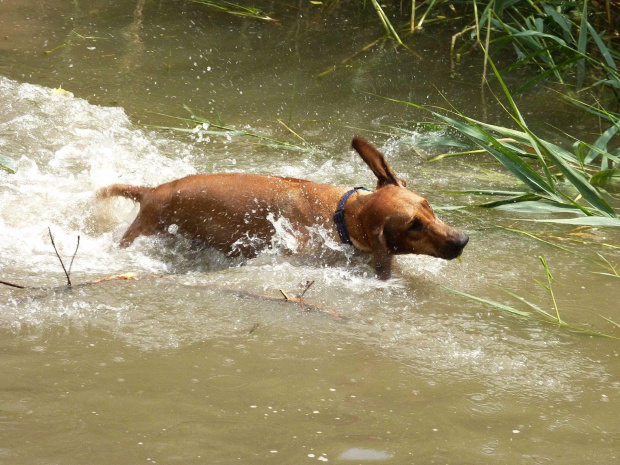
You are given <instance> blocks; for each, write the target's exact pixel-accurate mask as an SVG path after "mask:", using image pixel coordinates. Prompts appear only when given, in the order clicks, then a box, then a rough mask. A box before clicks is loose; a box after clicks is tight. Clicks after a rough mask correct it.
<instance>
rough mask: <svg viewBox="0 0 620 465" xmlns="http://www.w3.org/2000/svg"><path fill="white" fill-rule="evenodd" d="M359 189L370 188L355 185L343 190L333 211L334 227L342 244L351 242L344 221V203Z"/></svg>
mask: <svg viewBox="0 0 620 465" xmlns="http://www.w3.org/2000/svg"><path fill="white" fill-rule="evenodd" d="M359 190H364V191H370V189H366V188H365V187H356V188H354V189H351V190H350V191H347V192H345V194H344V195H343V196H342V197H340V201H339V202H338V208H336V212H335V213H334V223H336V229H337V230H338V235H339V236H340V240H341V241H342V243H343V244H353V243H352V242H351V238H350V237H349V231H347V226H346V224H345V222H344V204H345V203H347V200H349V197H351V196H352V195H353V194H355V193H356V192H357V191H359Z"/></svg>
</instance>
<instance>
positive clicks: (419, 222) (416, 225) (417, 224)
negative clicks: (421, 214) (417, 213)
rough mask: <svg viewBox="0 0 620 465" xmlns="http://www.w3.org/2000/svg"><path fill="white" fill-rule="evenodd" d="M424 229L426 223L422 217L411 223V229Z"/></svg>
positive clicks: (412, 230) (415, 230) (414, 230)
mask: <svg viewBox="0 0 620 465" xmlns="http://www.w3.org/2000/svg"><path fill="white" fill-rule="evenodd" d="M423 229H424V223H423V222H422V220H421V219H420V218H415V219H414V220H413V221H412V222H411V224H410V225H409V231H411V232H417V231H422V230H423Z"/></svg>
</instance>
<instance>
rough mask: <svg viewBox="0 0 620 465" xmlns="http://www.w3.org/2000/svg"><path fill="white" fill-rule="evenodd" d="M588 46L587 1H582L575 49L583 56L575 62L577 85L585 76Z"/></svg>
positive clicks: (581, 82)
mask: <svg viewBox="0 0 620 465" xmlns="http://www.w3.org/2000/svg"><path fill="white" fill-rule="evenodd" d="M587 47H588V2H587V1H586V2H583V11H582V15H581V26H580V28H579V40H578V42H577V51H578V52H579V54H580V55H582V56H583V57H584V58H583V59H581V60H579V62H577V87H578V88H579V87H581V86H582V85H583V81H584V80H585V77H586V59H585V56H586V54H587Z"/></svg>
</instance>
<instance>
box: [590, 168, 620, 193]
mask: <svg viewBox="0 0 620 465" xmlns="http://www.w3.org/2000/svg"><path fill="white" fill-rule="evenodd" d="M590 184H593V185H595V186H601V187H604V188H605V189H608V190H609V189H610V188H611V189H613V190H614V191H617V190H618V189H620V169H618V168H614V169H610V170H603V171H599V172H597V173H596V174H595V175H594V176H592V177H591V178H590Z"/></svg>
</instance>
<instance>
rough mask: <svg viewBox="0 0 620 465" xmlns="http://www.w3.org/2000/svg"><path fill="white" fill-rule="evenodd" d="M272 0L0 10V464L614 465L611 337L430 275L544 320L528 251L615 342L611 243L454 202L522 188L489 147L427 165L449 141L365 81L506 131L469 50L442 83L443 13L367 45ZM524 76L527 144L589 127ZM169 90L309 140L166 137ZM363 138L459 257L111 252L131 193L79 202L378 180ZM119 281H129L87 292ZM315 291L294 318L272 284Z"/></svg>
mask: <svg viewBox="0 0 620 465" xmlns="http://www.w3.org/2000/svg"><path fill="white" fill-rule="evenodd" d="M265 5H266V7H267V8H268V9H270V11H271V10H275V11H273V16H274V17H276V19H278V20H279V21H278V22H265V21H260V20H255V19H244V18H240V17H235V16H232V15H229V14H226V13H221V12H217V11H215V10H211V9H208V8H207V7H206V6H204V5H199V4H194V3H190V2H181V1H175V2H155V1H152V2H145V1H139V2H137V3H132V2H117V4H115V3H110V2H105V1H91V2H80V1H73V2H67V1H57V0H56V1H49V2H34V1H26V0H24V1H19V2H7V1H4V2H2V1H0V30H1V34H0V36H1V37H0V102H2V103H1V104H0V155H3V156H5V157H10V158H11V159H12V160H14V163H15V168H16V173H14V174H12V173H8V172H4V171H2V172H0V207H1V210H0V232H1V237H2V240H1V241H0V270H1V271H0V279H2V280H3V281H8V282H12V283H19V284H22V285H27V286H31V287H35V289H15V288H10V287H6V286H3V287H2V289H1V291H0V309H1V310H0V463H1V464H5V463H6V464H34V463H36V464H63V465H70V464H116V463H131V464H134V463H162V464H163V463H183V464H186V463H225V464H228V463H248V464H249V463H251V464H263V463H265V464H266V463H283V464H284V463H286V464H290V463H316V462H327V461H328V462H334V463H386V464H392V463H394V464H396V463H399V464H400V463H402V464H431V463H441V464H444V463H448V464H473V463H485V464H487V463H488V464H495V463H497V464H530V463H531V464H539V463H565V464H582V463H615V461H617V460H618V456H619V455H620V428H619V424H620V423H619V422H618V417H619V415H620V407H619V402H620V357H619V354H620V349H619V347H620V346H619V343H618V340H615V339H611V338H605V337H599V336H591V335H584V334H579V333H575V332H571V331H569V330H567V329H560V328H557V327H556V326H554V325H550V324H547V323H542V322H541V321H539V320H538V319H532V318H523V317H519V316H515V315H512V314H508V313H506V312H500V311H498V310H496V309H494V308H491V307H489V306H485V305H484V304H482V303H480V302H476V301H472V300H468V299H465V298H464V297H462V296H460V295H457V294H454V293H452V292H450V291H449V290H448V289H447V288H451V289H457V290H460V291H463V292H467V293H470V294H473V295H476V296H479V297H483V298H485V299H491V300H495V301H499V302H502V303H509V304H511V305H513V306H515V307H517V308H519V309H520V310H524V311H527V310H531V309H529V308H528V307H527V306H526V305H524V304H523V303H521V302H519V301H518V300H515V299H514V298H512V297H511V296H509V295H508V294H506V293H505V292H504V291H503V290H502V289H508V290H510V291H511V292H514V293H517V294H518V295H520V296H522V297H524V298H526V299H528V300H529V301H531V302H534V303H536V304H537V305H540V306H541V307H542V308H544V309H545V310H547V311H549V312H552V313H553V312H555V310H554V309H553V308H552V302H551V298H550V296H549V293H548V292H547V291H546V290H544V289H543V288H542V287H541V286H539V285H538V284H537V283H536V282H535V280H539V281H542V282H546V281H545V280H546V278H545V272H544V269H543V267H542V266H541V264H540V260H539V256H543V257H544V258H545V259H546V261H547V263H548V264H549V267H550V269H551V272H552V273H553V275H554V277H555V278H556V282H554V283H553V291H554V293H555V297H556V299H557V302H558V307H559V310H560V312H561V316H562V318H563V319H564V320H565V321H568V322H571V323H574V324H575V325H578V326H582V327H585V328H588V329H591V330H596V331H602V332H605V333H607V334H611V335H615V336H619V335H620V333H619V332H618V330H617V328H615V327H614V325H613V324H611V323H609V322H608V321H607V320H605V319H603V318H601V316H603V317H606V318H610V319H612V320H613V321H616V322H618V321H620V308H619V305H618V297H619V292H618V283H619V282H618V279H617V278H615V277H612V276H608V275H604V274H599V272H605V269H604V268H602V267H601V266H599V265H597V264H595V263H594V262H593V260H596V259H598V258H599V257H598V254H602V255H603V256H604V257H605V259H607V260H608V261H609V262H610V263H612V264H616V265H617V264H618V262H619V258H620V254H619V253H618V250H617V249H615V248H613V247H609V246H614V245H615V246H617V245H618V244H619V243H620V241H619V239H620V235H619V233H618V232H617V231H613V230H604V229H597V230H583V229H579V230H576V229H573V228H572V227H570V226H553V225H547V224H544V225H543V226H541V223H535V222H531V221H527V220H531V219H534V218H533V217H532V216H531V215H529V216H528V215H525V214H519V213H515V212H510V211H501V210H487V209H482V208H476V207H473V208H467V209H463V210H455V209H452V208H449V207H454V206H462V205H472V204H474V203H475V202H476V201H478V200H479V199H477V198H475V197H470V196H464V195H458V194H449V193H446V191H448V190H459V189H474V188H488V187H493V188H503V189H511V188H515V187H518V186H516V184H515V182H514V181H512V180H511V178H510V177H508V176H507V175H506V174H505V173H503V172H502V170H501V169H499V168H498V167H497V166H496V165H494V164H493V163H492V162H491V160H490V159H487V158H484V159H477V158H467V159H460V160H459V159H446V160H443V161H441V162H435V163H427V162H425V160H426V159H428V158H429V157H430V156H431V155H432V154H435V153H440V152H438V151H437V150H436V149H429V148H425V147H421V146H422V145H423V144H422V141H423V140H424V137H423V134H422V133H421V132H419V131H417V130H415V129H414V127H415V126H414V124H413V123H414V122H422V121H426V120H427V119H428V115H424V114H422V113H413V112H412V110H411V109H410V108H408V107H407V106H405V105H399V104H396V103H393V102H390V101H387V100H385V99H382V98H380V97H377V95H379V96H385V97H390V98H395V99H401V100H408V101H411V102H414V103H419V104H426V105H433V104H441V103H442V102H443V97H442V94H443V95H445V96H446V97H447V98H449V100H450V101H451V102H452V103H454V104H455V106H457V107H459V108H460V109H465V110H467V113H468V115H470V116H474V117H478V118H485V119H486V120H487V121H489V122H496V123H497V122H499V123H501V122H506V121H508V118H507V117H506V116H505V115H503V114H502V111H501V109H499V108H498V106H497V105H495V104H494V103H493V97H492V95H490V94H489V93H488V92H487V93H483V92H482V91H481V90H480V86H479V82H480V79H479V76H480V69H479V68H480V66H479V61H478V60H477V59H473V58H472V59H471V62H468V61H467V60H468V59H464V60H463V61H462V62H461V63H460V64H459V65H458V67H457V68H456V71H457V73H456V74H452V75H451V65H450V61H449V47H450V35H451V34H452V33H454V32H455V31H458V29H455V30H452V29H451V28H449V27H447V28H446V27H444V28H443V29H441V30H439V29H438V30H437V31H434V30H433V29H427V30H426V31H425V32H423V33H421V34H419V35H417V36H416V37H414V38H411V37H409V38H407V39H406V40H407V43H408V44H409V45H410V47H411V48H412V52H407V51H405V50H403V49H402V48H396V47H395V46H394V44H393V43H392V42H389V41H387V42H380V43H378V44H376V45H375V46H373V47H371V48H369V49H368V50H366V51H362V52H360V50H362V48H364V47H365V46H366V45H368V44H370V43H372V42H373V41H374V40H376V39H377V38H379V37H380V36H381V29H380V25H379V24H378V20H377V19H376V18H375V17H374V16H373V15H372V14H362V13H361V12H360V11H354V10H355V9H353V8H350V10H349V11H347V9H346V8H344V7H342V8H341V9H340V10H337V11H336V12H335V13H333V14H332V15H329V14H326V13H324V12H321V10H319V8H320V7H319V6H317V5H313V4H311V3H303V4H300V5H297V6H286V5H275V6H274V5H273V4H269V3H265V4H264V6H265ZM270 5H271V7H269V6H270ZM46 51H47V52H49V53H45V52H46ZM358 52H360V53H358ZM350 57H351V58H350ZM347 58H350V59H349V60H347V61H346V62H345V63H344V64H342V61H343V60H345V59H347ZM334 66H335V69H333V68H334ZM331 69H333V70H332V71H331V72H329V73H327V74H325V75H324V76H322V77H317V76H318V75H319V74H321V73H324V72H325V71H328V70H331ZM536 92H537V94H536V95H528V96H525V97H524V98H521V99H520V100H519V102H518V103H519V105H520V106H521V109H522V111H523V112H524V114H525V115H526V116H527V118H528V121H529V122H530V124H531V125H532V126H535V127H537V129H538V128H539V130H538V132H540V133H541V134H543V135H546V134H552V135H553V134H555V135H554V136H553V137H555V138H559V135H558V134H556V133H555V132H554V130H553V129H552V128H551V127H550V126H549V125H547V124H545V123H546V122H547V121H552V122H553V125H554V126H557V127H560V128H563V129H565V130H567V131H568V132H571V131H572V132H573V133H588V132H590V133H591V132H593V131H594V130H595V129H592V128H591V127H590V126H589V124H591V122H589V121H588V119H587V117H585V116H576V115H575V109H574V108H570V107H568V106H566V105H565V104H564V103H562V101H560V100H549V99H552V98H553V96H552V94H551V93H550V94H547V91H545V90H544V89H540V90H538V91H536ZM543 95H544V98H545V99H547V100H546V102H547V103H545V104H544V105H541V102H542V101H543V100H544V99H543V97H542V96H543ZM550 101H551V102H552V103H553V104H549V103H548V102H550ZM184 105H186V106H188V107H191V108H192V109H194V111H195V112H196V113H198V114H201V115H203V116H205V117H207V118H208V119H210V120H212V121H214V122H218V121H221V122H223V123H224V124H226V125H228V126H232V127H235V128H237V129H244V130H246V131H250V132H256V133H261V134H265V135H268V136H270V137H273V138H276V139H279V140H286V141H288V142H292V143H295V144H300V140H299V139H297V137H296V136H294V135H293V134H292V133H291V132H290V131H289V130H288V129H286V127H285V126H284V125H286V126H288V127H289V128H291V129H292V130H294V131H295V133H297V134H298V135H299V136H301V137H303V138H304V139H305V140H306V141H307V143H308V145H310V146H312V147H315V148H316V149H315V150H313V151H310V152H299V151H293V150H285V149H283V148H274V147H270V146H267V145H265V144H258V143H257V140H256V139H253V138H248V137H236V136H229V137H219V136H212V137H209V136H198V135H197V134H191V133H190V134H185V133H178V132H171V131H167V130H165V129H161V128H157V127H156V126H183V127H190V128H191V127H192V126H191V125H190V126H187V125H185V123H184V122H182V121H179V120H175V119H173V118H170V117H167V116H163V115H171V116H174V117H180V118H187V117H188V115H189V114H188V113H187V112H186V110H184V108H183V106H184ZM395 126H398V127H401V128H406V129H408V130H411V132H410V133H408V134H407V135H404V133H402V132H400V133H398V132H396V131H395V130H394V129H390V128H391V127H395ZM358 133H359V134H363V135H365V136H366V137H368V138H369V139H371V140H373V142H375V143H376V144H377V146H378V147H379V148H380V149H381V150H382V151H383V152H384V153H385V154H386V156H387V158H388V160H389V161H390V163H391V164H392V166H393V167H394V169H395V171H396V172H397V173H398V174H399V175H401V176H402V177H403V178H405V179H406V180H407V181H408V186H409V187H411V188H412V189H413V190H415V191H417V192H419V193H420V194H422V195H424V196H426V197H427V198H428V199H429V200H430V201H431V204H432V205H434V207H435V209H436V210H437V212H438V214H439V216H441V217H442V218H443V219H444V220H445V221H446V222H448V223H450V224H453V225H455V226H457V227H459V228H461V229H463V230H464V231H466V232H467V233H468V234H469V235H470V238H471V240H470V244H469V245H468V246H467V248H466V250H465V253H464V255H463V258H462V261H461V262H459V261H453V262H444V261H441V260H436V259H432V258H425V257H399V258H398V260H397V264H396V269H395V273H394V275H395V276H394V279H392V280H390V281H389V282H386V283H384V282H379V281H377V280H375V279H374V278H373V277H372V268H371V266H370V263H369V261H368V258H366V257H364V256H359V255H357V254H355V253H352V252H351V250H349V249H347V248H346V247H344V246H342V245H339V244H329V246H328V247H327V249H328V250H327V251H326V253H325V254H324V255H321V256H317V257H314V258H312V259H310V258H308V257H298V256H295V255H294V254H291V253H290V251H291V248H294V245H291V244H290V242H289V240H290V237H289V236H287V234H286V232H285V231H284V232H279V233H278V234H277V237H275V238H274V244H275V247H274V248H273V249H272V250H270V251H268V252H265V253H262V254H261V255H259V256H258V257H257V258H255V259H252V260H249V261H246V262H243V263H240V262H237V261H231V260H229V259H227V258H226V257H223V256H221V255H219V254H217V253H216V252H214V251H212V250H208V249H206V250H205V249H204V248H198V249H196V247H194V246H193V245H192V244H188V243H186V242H184V241H183V240H182V239H179V240H176V241H168V240H163V239H158V238H139V239H138V240H137V241H136V242H135V243H134V244H133V245H132V246H131V247H129V248H127V249H120V248H119V247H118V241H119V239H120V237H121V235H122V233H123V232H124V230H125V228H126V227H127V225H128V224H129V222H131V220H132V215H135V213H136V209H135V207H134V206H133V205H132V203H131V202H128V201H121V200H116V201H110V202H101V201H97V200H96V199H95V196H94V192H95V191H96V190H97V189H98V188H99V187H101V186H105V185H107V184H109V183H113V182H123V183H131V184H144V185H157V184H159V183H162V182H166V181H168V180H171V179H175V178H179V177H182V176H184V175H187V174H190V173H197V172H212V171H239V172H241V171H243V172H253V173H264V174H276V175H286V176H295V177H302V178H306V179H311V180H314V181H318V182H323V183H333V184H342V185H351V186H353V185H367V186H373V185H374V181H373V176H372V174H371V173H370V171H369V170H368V169H367V167H366V166H365V165H364V164H363V163H362V162H361V161H360V160H359V159H358V158H357V156H356V155H355V154H354V153H353V152H352V151H351V150H350V149H349V144H350V139H351V137H352V136H353V135H354V134H358ZM387 133H391V134H392V135H387ZM399 134H400V135H399ZM579 135H581V134H579ZM559 140H560V141H561V139H559ZM416 144H417V145H418V147H417V148H416ZM442 150H443V149H442ZM506 227H516V228H518V229H522V230H526V231H529V232H538V233H540V232H544V233H547V234H548V236H546V237H547V240H549V241H552V242H553V241H555V242H554V243H558V244H561V245H562V246H563V247H566V248H568V249H570V250H571V251H572V252H575V253H569V252H567V251H565V250H561V249H558V248H557V247H553V246H551V245H549V244H547V243H543V242H540V241H536V240H534V239H532V238H530V237H528V236H525V235H522V234H517V233H515V232H512V231H508V230H506V229H505V228H506ZM48 228H49V229H48ZM49 231H51V232H52V234H53V236H54V240H55V243H56V245H57V247H58V250H59V252H60V254H61V256H63V257H64V259H65V262H66V263H67V265H68V262H69V261H70V260H71V256H72V255H73V252H74V250H75V248H76V241H77V237H78V236H79V237H80V243H79V249H78V252H77V254H76V256H75V260H74V262H73V266H72V273H71V279H72V281H73V283H74V286H73V287H72V288H71V289H66V288H64V287H63V286H64V284H65V282H66V280H65V276H64V273H63V271H62V268H61V266H60V264H59V261H58V259H57V258H56V255H55V252H54V249H53V247H52V245H51V243H50V236H49ZM553 237H558V238H562V239H564V240H563V241H557V240H556V239H553ZM579 241H587V242H589V243H588V244H584V243H582V242H579ZM607 271H609V270H607ZM125 273H135V276H134V277H135V278H137V279H125V280H118V279H117V280H110V281H106V282H101V283H97V284H87V285H81V284H84V283H92V281H94V280H97V279H99V278H102V277H105V276H114V275H119V274H125ZM132 276H133V275H132ZM307 281H314V284H313V285H312V287H310V288H309V289H308V291H307V292H306V294H305V296H304V299H305V301H306V302H307V304H308V306H312V307H309V309H308V311H305V312H302V311H301V309H300V307H299V306H298V305H297V304H292V303H285V302H279V301H275V300H272V299H270V298H273V299H276V298H279V297H280V296H281V294H280V289H282V290H284V291H286V292H288V293H289V294H292V295H297V294H299V293H300V292H301V290H302V288H303V283H306V282H307ZM268 297H269V298H268ZM327 309H329V310H332V311H334V312H337V313H338V314H339V315H341V316H343V317H344V318H338V317H336V316H335V315H334V314H333V313H332V314H330V313H327V312H325V311H322V310H327Z"/></svg>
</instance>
